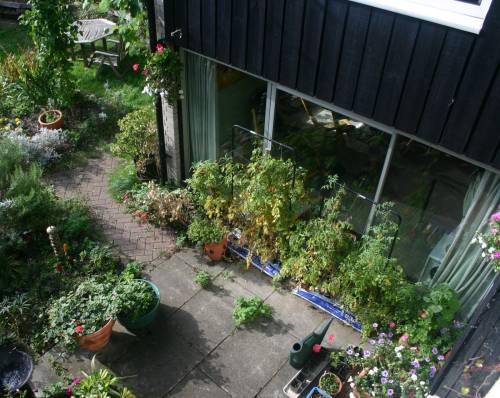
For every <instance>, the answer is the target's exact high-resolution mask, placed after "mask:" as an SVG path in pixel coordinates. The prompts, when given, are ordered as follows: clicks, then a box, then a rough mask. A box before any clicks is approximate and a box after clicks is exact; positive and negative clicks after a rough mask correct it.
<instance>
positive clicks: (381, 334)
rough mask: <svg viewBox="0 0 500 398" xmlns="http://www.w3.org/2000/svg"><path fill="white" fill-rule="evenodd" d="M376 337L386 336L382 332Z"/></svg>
mask: <svg viewBox="0 0 500 398" xmlns="http://www.w3.org/2000/svg"><path fill="white" fill-rule="evenodd" d="M378 336H379V337H386V336H387V335H386V334H385V333H384V332H382V333H380V334H379V335H378Z"/></svg>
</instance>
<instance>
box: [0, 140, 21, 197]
mask: <svg viewBox="0 0 500 398" xmlns="http://www.w3.org/2000/svg"><path fill="white" fill-rule="evenodd" d="M21 162H22V154H21V149H20V148H19V146H18V145H16V144H15V143H14V142H12V141H11V140H8V139H5V138H4V139H0V195H1V192H2V191H5V190H6V189H7V187H8V185H9V184H10V176H11V174H12V173H13V172H14V170H15V169H16V167H17V166H19V165H20V164H21ZM0 197H1V196H0Z"/></svg>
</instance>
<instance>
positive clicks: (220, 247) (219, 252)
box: [203, 238, 227, 261]
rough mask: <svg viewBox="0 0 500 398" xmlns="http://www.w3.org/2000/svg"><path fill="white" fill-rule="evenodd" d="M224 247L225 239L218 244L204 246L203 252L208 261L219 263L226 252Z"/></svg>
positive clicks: (225, 245) (225, 244)
mask: <svg viewBox="0 0 500 398" xmlns="http://www.w3.org/2000/svg"><path fill="white" fill-rule="evenodd" d="M226 247H227V238H224V239H223V240H221V241H220V242H215V243H207V244H205V246H204V248H203V251H204V252H205V254H206V255H207V256H208V257H209V258H210V260H213V261H220V260H222V256H223V255H224V252H225V251H226Z"/></svg>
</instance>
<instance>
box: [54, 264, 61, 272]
mask: <svg viewBox="0 0 500 398" xmlns="http://www.w3.org/2000/svg"><path fill="white" fill-rule="evenodd" d="M55 268H56V272H57V273H60V272H61V271H62V264H61V263H57V264H56V267H55Z"/></svg>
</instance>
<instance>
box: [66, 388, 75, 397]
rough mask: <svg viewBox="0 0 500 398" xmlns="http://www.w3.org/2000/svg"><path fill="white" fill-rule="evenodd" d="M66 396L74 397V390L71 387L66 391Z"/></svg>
mask: <svg viewBox="0 0 500 398" xmlns="http://www.w3.org/2000/svg"><path fill="white" fill-rule="evenodd" d="M66 395H67V396H68V397H71V396H72V395H73V389H72V388H71V387H70V388H68V389H66Z"/></svg>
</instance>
